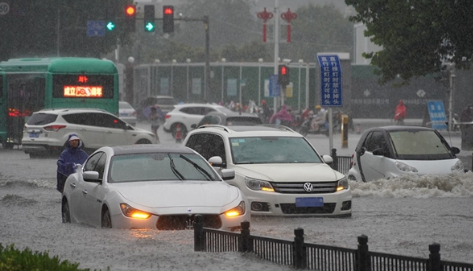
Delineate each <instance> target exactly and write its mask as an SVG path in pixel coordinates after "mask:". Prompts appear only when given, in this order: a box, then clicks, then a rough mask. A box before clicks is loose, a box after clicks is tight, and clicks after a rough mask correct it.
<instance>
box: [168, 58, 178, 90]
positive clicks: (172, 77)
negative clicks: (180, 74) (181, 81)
mask: <svg viewBox="0 0 473 271" xmlns="http://www.w3.org/2000/svg"><path fill="white" fill-rule="evenodd" d="M176 63H177V61H176V60H175V59H173V60H172V65H171V90H170V91H169V92H170V93H171V94H170V95H171V96H174V64H176Z"/></svg>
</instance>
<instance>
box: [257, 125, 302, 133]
mask: <svg viewBox="0 0 473 271" xmlns="http://www.w3.org/2000/svg"><path fill="white" fill-rule="evenodd" d="M260 126H265V127H271V128H275V129H279V130H282V131H288V132H293V133H295V132H296V131H294V130H292V129H291V128H289V127H287V126H285V125H281V124H260Z"/></svg>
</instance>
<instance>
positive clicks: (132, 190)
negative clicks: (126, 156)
mask: <svg viewBox="0 0 473 271" xmlns="http://www.w3.org/2000/svg"><path fill="white" fill-rule="evenodd" d="M114 189H115V190H116V191H117V192H118V193H120V194H121V195H122V196H123V197H124V198H125V199H127V200H128V201H129V202H130V203H136V204H139V205H141V206H145V207H149V208H166V207H186V208H187V207H189V206H194V207H202V206H205V207H222V206H225V205H227V204H230V203H232V202H233V201H235V200H237V199H238V198H239V197H240V192H239V191H238V188H236V187H233V186H230V185H227V184H226V183H223V182H201V181H185V182H184V181H176V182H140V183H136V182H135V183H126V184H125V183H123V184H117V185H114Z"/></svg>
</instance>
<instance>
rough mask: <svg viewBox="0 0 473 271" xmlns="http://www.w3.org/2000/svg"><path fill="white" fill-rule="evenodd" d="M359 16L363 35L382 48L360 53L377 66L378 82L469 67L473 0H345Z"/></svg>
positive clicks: (357, 19)
mask: <svg viewBox="0 0 473 271" xmlns="http://www.w3.org/2000/svg"><path fill="white" fill-rule="evenodd" d="M345 2H346V4H347V5H352V6H353V7H354V8H355V10H356V11H357V12H358V14H357V15H355V16H352V17H350V20H351V21H353V22H361V23H364V24H365V25H366V27H367V31H366V32H365V36H367V37H371V41H372V42H373V43H375V44H377V45H380V46H382V47H383V49H382V50H381V51H379V52H371V53H368V54H366V55H365V57H366V58H371V63H372V64H373V65H376V66H377V67H379V71H378V74H380V75H381V79H380V83H386V82H388V81H390V80H392V79H394V78H396V76H397V75H400V77H401V78H402V79H403V80H404V81H405V82H407V81H409V79H411V78H416V77H421V76H424V75H428V74H432V73H438V72H439V71H441V70H442V68H444V64H445V63H446V62H453V63H455V64H456V67H457V68H459V69H468V68H469V67H470V64H471V63H470V59H471V56H472V53H473V16H471V14H473V1H468V0H458V1H452V0H436V1H429V0H417V1H406V0H402V1H399V0H387V1H379V0H363V1H359V0H345Z"/></svg>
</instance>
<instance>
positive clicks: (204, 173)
mask: <svg viewBox="0 0 473 271" xmlns="http://www.w3.org/2000/svg"><path fill="white" fill-rule="evenodd" d="M179 157H181V158H182V159H184V160H186V161H187V162H189V163H190V164H192V165H193V166H194V167H195V168H196V169H197V170H198V171H199V172H200V173H202V175H204V176H205V177H206V178H207V180H209V181H213V180H214V179H213V178H212V176H211V175H210V173H208V172H207V170H205V169H203V168H202V167H201V166H199V165H197V164H196V163H195V162H194V161H192V160H191V159H189V158H187V157H185V156H184V155H182V154H181V155H179Z"/></svg>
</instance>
